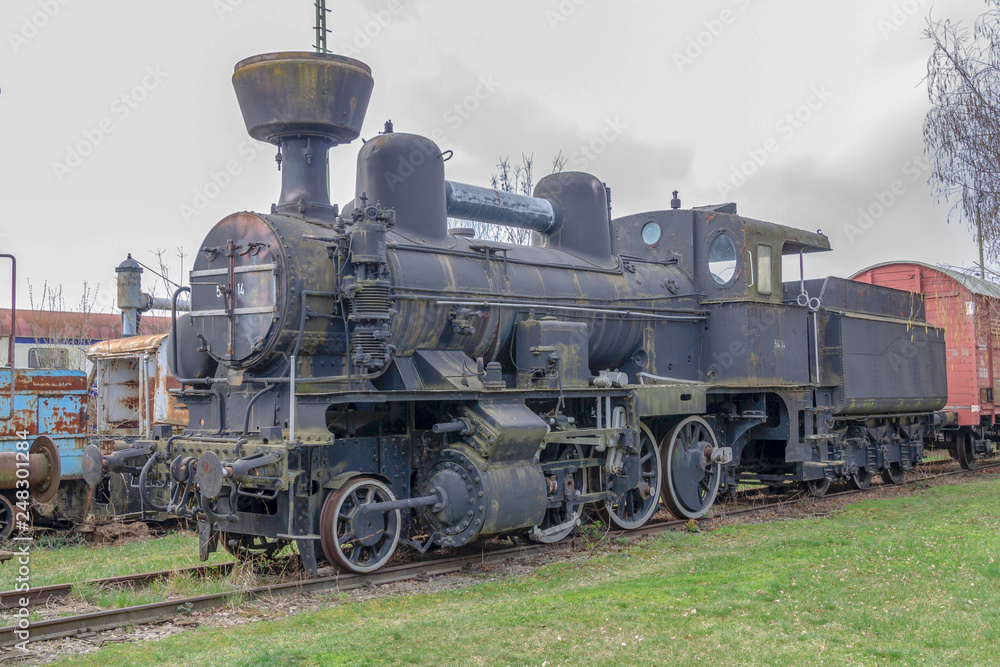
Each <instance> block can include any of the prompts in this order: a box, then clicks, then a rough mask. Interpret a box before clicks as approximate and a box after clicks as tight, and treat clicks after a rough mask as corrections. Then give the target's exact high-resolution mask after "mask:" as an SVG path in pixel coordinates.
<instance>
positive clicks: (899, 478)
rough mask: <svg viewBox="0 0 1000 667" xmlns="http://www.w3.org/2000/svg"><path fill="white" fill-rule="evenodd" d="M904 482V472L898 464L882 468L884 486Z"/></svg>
mask: <svg viewBox="0 0 1000 667" xmlns="http://www.w3.org/2000/svg"><path fill="white" fill-rule="evenodd" d="M905 480H906V471H905V470H903V466H901V465H900V464H898V463H890V464H889V465H888V466H887V467H885V468H882V481H883V482H885V483H886V484H902V483H903V482H904V481H905Z"/></svg>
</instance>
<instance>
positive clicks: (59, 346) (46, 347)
mask: <svg viewBox="0 0 1000 667" xmlns="http://www.w3.org/2000/svg"><path fill="white" fill-rule="evenodd" d="M100 287H101V286H100V284H98V285H97V288H96V289H92V288H91V287H90V285H89V284H88V283H87V281H84V282H83V285H82V288H81V294H80V300H79V301H78V302H77V303H76V305H75V308H73V309H68V308H67V307H66V297H65V296H64V294H63V287H62V285H58V286H56V287H52V286H50V285H49V284H48V282H44V283H42V289H41V293H40V294H37V295H36V291H35V286H34V285H32V283H31V281H30V280H28V303H29V305H30V306H31V310H30V311H29V312H28V313H25V314H24V318H25V321H26V322H27V325H28V326H29V327H30V329H31V338H32V339H33V340H34V348H33V349H34V352H33V353H29V356H30V355H31V354H33V355H34V356H35V359H29V363H30V364H33V365H35V366H39V367H42V368H63V369H66V368H78V369H82V368H83V365H84V363H85V361H86V348H87V346H88V345H89V344H90V339H91V338H93V336H94V332H95V331H96V330H98V329H99V328H100V327H99V322H98V320H99V317H98V313H96V312H95V311H94V307H95V306H96V305H97V295H98V293H99V292H100ZM67 315H71V316H69V317H67ZM107 334H113V335H112V336H108V335H107ZM102 335H103V336H104V337H109V338H110V337H117V336H119V335H121V331H120V330H114V328H113V327H112V330H106V331H103V332H102Z"/></svg>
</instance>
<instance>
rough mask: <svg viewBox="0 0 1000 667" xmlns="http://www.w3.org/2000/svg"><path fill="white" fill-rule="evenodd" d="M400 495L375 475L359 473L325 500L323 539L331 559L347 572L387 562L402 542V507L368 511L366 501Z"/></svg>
mask: <svg viewBox="0 0 1000 667" xmlns="http://www.w3.org/2000/svg"><path fill="white" fill-rule="evenodd" d="M395 499H396V497H395V496H394V495H393V494H392V491H391V490H390V489H389V487H388V486H386V485H385V484H383V483H382V482H380V481H378V480H377V479H373V478H371V477H355V478H354V479H352V480H350V481H349V482H347V483H346V484H345V485H344V486H342V487H340V488H339V489H337V490H336V491H332V492H331V493H330V495H328V496H327V497H326V501H325V502H324V503H323V511H322V513H321V514H320V529H319V534H320V539H321V542H322V544H323V553H324V554H326V558H327V560H329V561H330V563H331V564H332V565H333V566H334V567H336V568H338V569H340V570H341V571H343V572H371V571H373V570H377V569H378V568H380V567H382V566H383V565H385V564H386V563H387V562H388V561H389V559H390V558H391V557H392V554H393V553H394V552H395V551H396V545H397V544H399V535H400V531H401V527H402V520H401V517H400V514H399V510H390V511H388V512H364V511H362V508H363V506H364V505H368V504H371V503H381V502H389V501H393V500H395Z"/></svg>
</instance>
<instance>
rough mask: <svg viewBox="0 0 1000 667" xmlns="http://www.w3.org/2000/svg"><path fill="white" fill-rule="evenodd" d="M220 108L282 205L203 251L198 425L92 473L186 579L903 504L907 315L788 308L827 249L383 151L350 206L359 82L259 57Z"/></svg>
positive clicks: (103, 459) (922, 346)
mask: <svg viewBox="0 0 1000 667" xmlns="http://www.w3.org/2000/svg"><path fill="white" fill-rule="evenodd" d="M233 84H234V86H235V89H236V94H237V98H238V100H239V103H240V107H241V109H242V112H243V118H244V121H245V123H246V126H247V129H248V131H249V133H250V134H251V136H253V137H254V138H255V139H258V140H261V141H266V142H269V143H271V144H273V145H274V146H276V148H277V160H278V163H279V166H280V170H281V179H282V187H281V194H280V197H279V199H278V202H277V203H275V204H274V205H273V206H272V207H271V210H270V212H268V213H251V212H243V213H234V214H232V215H230V216H228V217H226V218H224V219H223V220H222V221H220V222H219V223H218V224H216V225H215V227H213V228H212V229H211V230H210V231H209V233H208V235H207V237H206V238H205V241H204V243H203V245H202V247H201V248H200V251H199V254H198V257H197V260H196V262H195V265H194V267H193V270H192V271H191V274H190V285H191V287H190V292H191V293H190V304H191V311H190V312H189V313H186V314H183V315H180V316H177V314H176V313H175V315H174V318H175V324H174V327H173V329H172V333H171V336H170V340H169V346H170V348H169V349H170V358H171V365H172V371H173V373H174V375H175V376H176V379H177V380H178V381H179V382H180V383H181V384H182V385H183V387H182V389H180V390H178V392H177V398H178V400H179V401H180V402H182V403H183V404H184V405H185V406H186V407H187V410H188V413H189V418H190V419H189V424H188V427H187V428H186V429H184V430H183V431H178V432H174V430H173V429H171V428H169V427H166V426H158V427H155V428H154V429H153V434H152V437H150V438H140V439H138V440H137V441H136V442H135V443H134V445H133V446H131V447H128V448H126V449H122V450H120V451H116V452H114V453H111V454H107V455H103V454H102V453H101V452H100V451H99V449H97V448H94V447H91V448H89V449H88V451H87V454H86V457H85V464H84V468H85V474H86V476H87V479H88V481H89V482H91V483H93V484H97V483H98V482H99V481H100V479H101V477H102V475H104V474H107V473H116V474H117V473H126V474H129V475H131V476H132V478H134V479H135V480H137V485H138V490H139V492H140V495H141V496H142V497H143V500H144V502H145V505H146V507H147V509H149V510H151V511H160V512H169V513H170V514H173V515H177V516H184V517H191V518H194V519H197V521H198V524H199V527H200V540H201V552H202V556H203V557H207V555H208V554H209V553H210V552H211V551H213V550H214V549H216V548H217V547H218V546H219V543H220V542H221V544H222V545H223V546H224V547H225V548H227V549H229V550H230V551H232V552H233V553H236V554H238V555H242V556H247V555H253V554H264V555H268V554H273V553H274V552H275V551H276V550H278V549H280V548H281V547H282V546H283V545H284V544H286V543H288V542H290V541H296V542H297V545H298V550H299V552H300V553H301V554H302V557H303V560H304V563H305V566H306V568H307V569H308V570H309V571H310V572H315V571H316V568H317V564H318V561H320V560H322V559H323V558H325V559H326V560H328V561H329V562H331V563H333V564H334V565H336V566H337V567H339V568H341V569H343V570H348V571H354V572H365V571H370V570H374V569H376V568H378V567H380V566H382V565H384V564H385V563H386V562H387V561H388V560H389V558H390V557H391V556H392V554H393V552H394V550H395V549H396V547H397V545H398V544H399V543H400V542H403V543H406V544H409V545H411V546H412V547H414V548H416V549H419V550H421V551H425V550H427V549H430V548H433V547H439V546H458V545H463V544H466V543H468V542H470V541H472V540H475V539H479V538H483V537H487V536H499V535H503V536H519V537H525V538H528V539H533V540H539V541H555V540H559V539H561V538H563V537H565V536H566V535H568V534H570V533H571V532H573V531H574V530H575V529H576V528H577V527H578V526H579V525H580V524H581V521H583V520H584V519H585V517H586V516H587V514H588V510H590V509H593V510H595V511H596V512H597V513H598V514H601V515H603V516H604V517H605V520H606V521H608V522H610V523H611V524H612V525H615V526H619V527H622V528H635V527H638V526H640V525H642V524H643V523H645V522H646V521H648V520H649V519H650V518H651V517H652V516H653V515H654V514H655V513H656V512H657V511H658V509H659V508H660V507H661V506H662V505H661V503H662V504H665V505H666V507H667V508H669V509H670V511H671V512H673V513H674V514H675V515H677V516H679V517H698V516H701V515H703V514H704V513H705V512H707V511H708V509H709V508H710V507H711V505H712V503H713V502H714V500H715V498H716V496H717V494H718V493H719V492H720V491H724V490H734V489H735V488H736V485H737V483H738V482H739V481H741V480H756V481H758V482H761V483H767V484H773V485H781V484H787V483H799V484H806V485H807V486H808V487H809V488H810V489H811V490H813V491H814V492H816V493H821V492H822V491H823V490H824V489H825V487H826V486H827V485H828V484H829V482H830V481H831V480H834V479H838V478H842V479H851V480H853V481H854V483H856V484H857V485H861V486H863V485H866V484H867V483H868V482H869V480H870V478H871V476H872V475H875V474H879V473H882V474H883V475H884V476H885V477H886V478H887V479H890V480H893V481H898V480H900V479H901V477H902V475H903V474H905V471H906V470H907V469H909V468H910V467H912V466H913V465H914V464H915V463H916V462H917V461H919V460H920V458H921V456H922V453H923V449H922V442H923V439H924V438H926V437H928V436H929V435H930V434H931V433H932V432H933V430H934V428H935V424H936V423H939V422H940V421H941V420H942V419H943V418H944V417H943V416H942V415H941V414H940V413H938V412H937V411H938V409H939V408H941V407H942V406H943V405H944V400H943V397H944V396H945V393H946V392H945V387H944V355H943V353H944V350H943V347H942V338H941V330H939V329H936V328H934V327H930V326H928V325H927V324H926V323H925V322H924V321H923V316H922V303H917V302H914V301H913V300H912V298H911V297H910V296H909V295H905V294H904V293H901V292H895V291H893V290H886V289H878V288H869V287H866V286H859V285H857V284H855V283H848V282H847V281H842V280H840V279H836V278H829V279H826V280H823V281H805V280H802V279H801V277H800V280H797V281H790V282H788V283H782V276H781V271H782V265H781V257H782V256H783V255H789V254H794V255H799V256H800V257H801V256H802V255H804V254H805V253H809V252H816V251H822V250H829V242H828V241H827V239H826V237H825V236H823V235H822V234H819V233H812V232H805V231H801V230H798V229H793V228H790V227H783V226H781V225H776V224H772V223H767V222H763V221H757V220H752V219H749V218H745V217H742V216H740V215H739V214H738V213H737V211H736V207H735V205H732V204H727V205H721V206H715V207H705V208H695V209H682V208H681V207H680V201H679V200H678V199H677V197H676V193H675V196H674V199H673V201H672V202H671V208H669V209H666V210H659V211H651V212H646V213H638V214H633V215H627V216H624V217H617V218H612V215H611V207H610V197H609V191H608V189H607V187H606V186H605V185H604V184H603V183H602V182H601V181H600V180H599V179H597V178H596V177H594V176H592V175H590V174H585V173H578V172H569V173H557V174H552V175H550V176H546V177H545V178H543V179H542V180H541V181H540V182H539V183H538V185H537V187H536V188H535V191H534V196H531V197H528V196H522V195H516V194H510V193H501V192H497V191H494V190H491V189H488V188H481V187H477V186H472V185H466V184H461V183H455V182H450V181H448V180H446V179H445V170H444V163H445V161H446V160H447V159H448V157H449V156H450V153H449V152H448V151H442V150H441V148H440V147H439V146H437V145H436V144H435V143H434V142H433V141H431V140H430V139H427V138H425V137H421V136H417V135H413V134H405V133H400V132H395V131H394V128H393V127H392V125H391V123H386V126H385V128H384V131H383V132H381V133H379V134H378V135H376V136H374V137H372V138H371V139H370V140H368V141H367V142H366V143H365V144H364V146H363V147H362V148H361V151H360V154H359V156H358V161H357V180H356V184H355V189H354V198H353V200H352V201H351V202H349V203H348V204H347V205H345V206H344V207H343V208H340V207H338V206H337V205H334V204H331V201H330V197H329V193H328V179H327V156H328V151H329V149H331V148H333V147H335V146H338V145H340V144H345V143H349V142H350V141H352V140H354V139H356V138H357V137H358V136H359V135H360V132H361V126H362V121H363V120H364V116H365V112H366V110H367V106H368V101H369V97H370V95H371V92H372V88H373V78H372V75H371V71H370V69H369V68H368V67H367V66H366V65H365V64H364V63H361V62H359V61H357V60H353V59H350V58H344V57H340V56H335V55H330V54H310V53H276V54H266V55H261V56H256V57H253V58H249V59H247V60H244V61H242V62H240V63H239V64H238V65H237V66H236V70H235V73H234V75H233ZM449 218H452V219H461V220H472V221H481V222H489V223H495V224H501V225H511V226H516V227H521V228H525V229H528V230H531V232H532V235H533V239H532V243H531V245H525V246H521V245H510V244H504V243H498V242H493V241H486V240H482V239H477V238H475V237H474V236H470V235H469V233H468V231H467V230H451V229H449ZM185 291H187V288H185V290H178V292H177V293H175V295H174V299H175V301H176V300H177V299H178V297H179V296H181V295H182V294H183V292H185Z"/></svg>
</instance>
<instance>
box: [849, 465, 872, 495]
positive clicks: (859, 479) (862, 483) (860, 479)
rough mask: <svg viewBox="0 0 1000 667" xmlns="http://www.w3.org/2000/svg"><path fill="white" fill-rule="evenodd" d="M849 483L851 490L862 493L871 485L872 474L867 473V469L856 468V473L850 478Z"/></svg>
mask: <svg viewBox="0 0 1000 667" xmlns="http://www.w3.org/2000/svg"><path fill="white" fill-rule="evenodd" d="M849 481H850V483H851V487H852V488H854V489H857V490H858V491H864V490H865V489H867V488H868V487H869V486H871V485H872V474H871V473H870V472H868V468H858V471H857V472H856V473H854V474H852V475H851V476H850V478H849Z"/></svg>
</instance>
